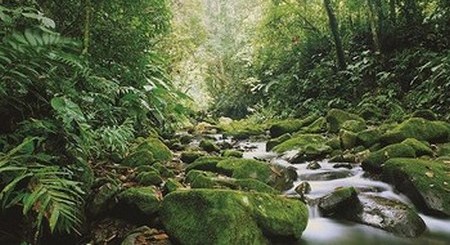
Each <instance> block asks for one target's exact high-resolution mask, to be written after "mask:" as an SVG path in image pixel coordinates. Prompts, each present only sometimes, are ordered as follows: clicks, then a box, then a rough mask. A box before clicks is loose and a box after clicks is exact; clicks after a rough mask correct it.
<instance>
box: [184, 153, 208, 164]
mask: <svg viewBox="0 0 450 245" xmlns="http://www.w3.org/2000/svg"><path fill="white" fill-rule="evenodd" d="M205 155H206V154H205V153H204V152H202V151H183V152H181V155H180V160H181V161H183V162H184V163H187V164H189V163H193V162H194V161H195V160H197V159H198V158H200V157H203V156H205Z"/></svg>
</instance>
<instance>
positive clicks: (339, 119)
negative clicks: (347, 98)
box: [326, 109, 365, 133]
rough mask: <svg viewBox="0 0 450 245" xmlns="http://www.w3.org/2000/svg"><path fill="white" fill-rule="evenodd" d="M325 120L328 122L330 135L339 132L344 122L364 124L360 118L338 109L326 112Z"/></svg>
mask: <svg viewBox="0 0 450 245" xmlns="http://www.w3.org/2000/svg"><path fill="white" fill-rule="evenodd" d="M326 120H327V122H328V131H329V132H330V133H337V132H339V130H340V129H341V128H342V125H343V124H344V123H345V122H346V121H350V120H355V121H360V122H361V123H365V121H364V119H363V118H361V117H360V116H358V115H356V114H352V113H349V112H346V111H343V110H339V109H331V110H330V111H328V114H327V116H326ZM352 124H353V123H352Z"/></svg>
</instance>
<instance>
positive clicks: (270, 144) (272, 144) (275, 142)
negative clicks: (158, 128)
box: [266, 133, 292, 151]
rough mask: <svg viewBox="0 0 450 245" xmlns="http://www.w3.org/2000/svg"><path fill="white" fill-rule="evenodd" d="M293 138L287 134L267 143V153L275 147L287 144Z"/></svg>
mask: <svg viewBox="0 0 450 245" xmlns="http://www.w3.org/2000/svg"><path fill="white" fill-rule="evenodd" d="M291 137H292V135H291V134H289V133H287V134H283V135H281V136H280V137H278V138H275V139H271V140H269V141H267V143H266V150H267V151H270V150H272V149H273V148H274V147H275V146H277V145H279V144H281V143H283V142H285V141H286V140H288V139H290V138H291Z"/></svg>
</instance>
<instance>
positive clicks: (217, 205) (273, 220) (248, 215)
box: [160, 189, 308, 244]
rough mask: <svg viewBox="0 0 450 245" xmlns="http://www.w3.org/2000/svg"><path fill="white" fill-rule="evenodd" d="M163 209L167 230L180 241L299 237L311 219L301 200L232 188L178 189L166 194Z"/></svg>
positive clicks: (263, 240) (249, 241) (250, 241)
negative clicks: (232, 189)
mask: <svg viewBox="0 0 450 245" xmlns="http://www.w3.org/2000/svg"><path fill="white" fill-rule="evenodd" d="M199 210H201V211H202V212H199ZM160 213H161V220H162V223H163V225H164V227H165V230H166V231H167V232H168V233H169V235H170V237H171V238H173V239H174V240H176V241H177V242H179V243H181V244H197V243H198V242H199V241H201V243H202V244H267V243H269V240H275V241H276V240H277V239H282V240H283V241H285V240H298V239H300V236H301V234H302V232H303V231H304V230H305V228H306V224H307V220H308V210H307V208H306V206H305V205H304V204H303V203H302V202H299V201H296V200H289V199H287V198H284V197H280V196H276V195H270V194H263V193H248V192H247V193H246V192H238V191H229V190H207V189H197V190H190V191H176V192H173V193H170V194H169V195H167V196H166V197H165V199H164V201H163V205H162V209H161V212H160Z"/></svg>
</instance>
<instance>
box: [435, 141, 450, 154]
mask: <svg viewBox="0 0 450 245" xmlns="http://www.w3.org/2000/svg"><path fill="white" fill-rule="evenodd" d="M437 155H438V156H439V157H444V156H450V143H445V144H440V145H438V146H437Z"/></svg>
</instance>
